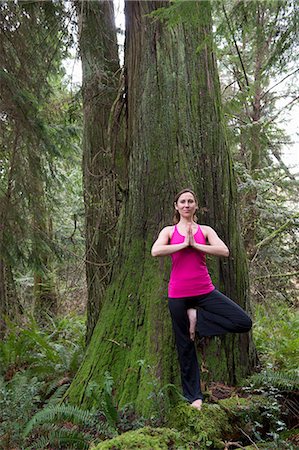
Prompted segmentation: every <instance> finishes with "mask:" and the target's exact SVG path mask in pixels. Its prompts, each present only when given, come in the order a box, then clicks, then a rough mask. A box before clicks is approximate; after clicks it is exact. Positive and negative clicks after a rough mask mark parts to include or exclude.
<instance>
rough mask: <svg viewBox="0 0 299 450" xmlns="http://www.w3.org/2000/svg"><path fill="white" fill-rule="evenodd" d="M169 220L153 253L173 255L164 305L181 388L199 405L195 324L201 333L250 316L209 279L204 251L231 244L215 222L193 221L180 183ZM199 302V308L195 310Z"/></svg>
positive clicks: (192, 206) (247, 322) (239, 325)
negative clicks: (166, 303) (173, 334)
mask: <svg viewBox="0 0 299 450" xmlns="http://www.w3.org/2000/svg"><path fill="white" fill-rule="evenodd" d="M174 207H175V216H174V223H175V225H173V226H168V227H165V228H163V230H162V231H161V232H160V234H159V236H158V239H157V240H156V242H155V243H154V245H153V247H152V256H168V255H170V256H171V258H172V270H171V275H170V281H169V285H168V306H169V310H170V314H171V318H172V326H173V331H174V333H175V341H176V346H177V351H178V357H179V363H180V368H181V380H182V387H183V393H184V396H185V398H186V399H187V400H188V401H189V403H190V404H191V406H193V407H195V408H197V409H201V406H202V400H203V395H202V392H201V389H200V375H199V366H198V361H197V356H196V349H195V344H194V338H195V327H196V329H197V331H198V333H199V334H200V335H201V336H215V335H221V334H225V333H228V332H233V333H245V332H247V331H249V330H250V328H251V326H252V322H251V319H250V317H249V316H248V315H247V314H246V313H245V311H243V309H242V308H241V307H240V306H239V305H237V304H236V303H234V302H233V301H232V300H230V299H229V298H228V297H226V296H225V295H223V294H222V293H221V292H219V291H218V290H217V289H215V286H214V285H213V283H212V281H211V278H210V275H209V273H208V270H207V266H206V258H205V255H206V254H208V255H215V256H225V257H227V256H228V255H229V250H228V248H227V246H226V245H225V243H224V242H223V241H222V240H221V239H220V238H219V237H218V236H217V233H216V232H215V231H214V230H213V228H211V227H209V226H206V225H198V224H197V223H196V221H195V220H196V216H195V213H196V210H197V209H198V203H197V199H196V196H195V194H194V192H193V191H192V190H190V189H184V190H183V191H181V192H179V193H178V194H177V195H176V197H175V201H174ZM197 308H200V310H197Z"/></svg>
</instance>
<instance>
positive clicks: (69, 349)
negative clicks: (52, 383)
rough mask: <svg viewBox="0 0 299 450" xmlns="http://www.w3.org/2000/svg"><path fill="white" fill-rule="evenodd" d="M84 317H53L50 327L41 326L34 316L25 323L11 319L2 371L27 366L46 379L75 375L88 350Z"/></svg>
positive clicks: (1, 352)
mask: <svg viewBox="0 0 299 450" xmlns="http://www.w3.org/2000/svg"><path fill="white" fill-rule="evenodd" d="M83 320H84V319H83V318H80V317H79V316H78V317H74V316H69V317H64V318H62V319H61V320H59V319H58V320H57V321H56V322H55V321H52V328H51V329H50V328H49V329H48V330H47V329H43V330H41V329H40V328H39V326H38V324H37V322H36V321H35V320H34V319H33V318H31V320H30V321H29V322H28V323H27V324H26V325H24V326H23V327H20V326H17V325H15V324H13V323H11V322H9V323H8V325H9V333H8V334H7V336H6V338H5V339H4V340H2V341H0V362H1V374H9V373H15V372H16V371H17V370H20V369H24V368H25V369H26V371H27V373H29V372H30V373H31V375H32V376H37V377H39V378H42V379H43V378H44V377H49V379H51V378H53V376H54V377H57V376H59V375H69V376H73V375H74V374H75V373H76V371H77V370H78V367H79V365H80V363H81V360H82V357H83V353H84V330H85V326H84V322H83Z"/></svg>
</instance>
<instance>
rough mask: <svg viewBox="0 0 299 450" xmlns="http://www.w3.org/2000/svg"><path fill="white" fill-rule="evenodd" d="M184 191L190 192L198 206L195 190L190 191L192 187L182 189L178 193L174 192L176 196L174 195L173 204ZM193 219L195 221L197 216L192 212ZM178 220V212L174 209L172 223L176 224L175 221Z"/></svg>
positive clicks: (177, 221)
mask: <svg viewBox="0 0 299 450" xmlns="http://www.w3.org/2000/svg"><path fill="white" fill-rule="evenodd" d="M186 192H190V194H192V195H193V197H194V200H195V203H196V205H197V206H198V200H197V197H196V194H195V192H193V191H192V189H183V190H182V191H180V192H178V193H177V194H176V196H175V197H174V204H177V202H178V199H179V198H180V196H181V195H182V194H185V193H186ZM193 220H194V221H195V222H197V217H196V215H195V214H194V216H193ZM179 221H180V213H179V212H178V211H177V210H176V209H175V211H174V216H173V223H174V224H175V225H176V224H177V223H179Z"/></svg>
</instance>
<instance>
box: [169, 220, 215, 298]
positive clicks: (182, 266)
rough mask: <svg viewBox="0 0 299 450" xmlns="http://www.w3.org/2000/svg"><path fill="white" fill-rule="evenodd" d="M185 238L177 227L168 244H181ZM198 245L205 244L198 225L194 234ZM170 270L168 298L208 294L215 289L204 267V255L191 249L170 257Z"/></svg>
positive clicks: (188, 248) (185, 249)
mask: <svg viewBox="0 0 299 450" xmlns="http://www.w3.org/2000/svg"><path fill="white" fill-rule="evenodd" d="M184 240H185V236H183V235H181V234H180V233H179V231H178V228H177V226H176V225H175V227H174V232H173V234H172V236H171V239H170V244H181V243H182V242H184ZM194 240H195V242H197V243H198V244H206V239H205V237H204V235H203V232H202V231H201V229H200V226H199V225H198V230H197V232H196V233H195V234H194ZM171 259H172V269H171V274H170V280H169V284H168V297H170V298H179V297H192V296H196V295H202V294H208V293H209V292H211V291H213V290H214V289H215V286H214V285H213V283H212V280H211V277H210V275H209V272H208V269H207V266H206V256H205V254H204V253H202V252H200V251H198V250H195V249H193V248H191V247H187V248H184V249H183V250H180V251H178V252H176V253H173V254H172V255H171Z"/></svg>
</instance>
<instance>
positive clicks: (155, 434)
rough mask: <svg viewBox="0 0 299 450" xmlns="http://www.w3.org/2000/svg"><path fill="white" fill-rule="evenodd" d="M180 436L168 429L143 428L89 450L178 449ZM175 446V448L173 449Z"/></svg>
mask: <svg viewBox="0 0 299 450" xmlns="http://www.w3.org/2000/svg"><path fill="white" fill-rule="evenodd" d="M180 444H181V440H180V434H179V433H178V432H177V431H175V430H171V429H169V428H151V427H144V428H140V429H139V430H135V431H128V432H127V433H123V434H122V435H121V436H118V437H116V438H114V439H109V440H108V441H105V442H102V443H101V444H99V445H97V446H96V447H91V449H90V450H134V449H143V450H164V449H165V450H167V449H170V448H176V449H178V448H183V447H179V446H180ZM174 446H175V447H174Z"/></svg>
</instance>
